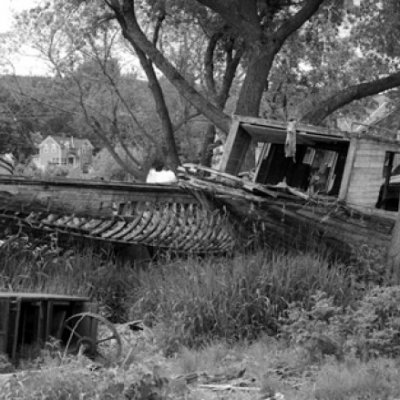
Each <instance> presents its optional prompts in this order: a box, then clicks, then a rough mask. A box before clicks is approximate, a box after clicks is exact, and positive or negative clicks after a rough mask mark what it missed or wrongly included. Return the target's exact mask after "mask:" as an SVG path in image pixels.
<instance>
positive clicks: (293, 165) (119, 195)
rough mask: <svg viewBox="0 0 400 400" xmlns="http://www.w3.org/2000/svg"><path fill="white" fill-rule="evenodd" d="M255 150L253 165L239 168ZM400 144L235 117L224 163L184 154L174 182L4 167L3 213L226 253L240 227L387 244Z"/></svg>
mask: <svg viewBox="0 0 400 400" xmlns="http://www.w3.org/2000/svg"><path fill="white" fill-rule="evenodd" d="M254 149H255V153H256V154H255V159H256V164H255V169H254V170H253V171H252V173H251V174H247V175H246V176H243V172H246V171H245V169H246V164H247V161H248V160H249V153H250V156H251V157H250V158H251V159H254ZM399 155H400V141H399V140H398V138H397V136H396V133H395V132H394V133H391V132H389V134H388V133H385V135H382V134H379V135H378V134H375V133H374V132H373V131H370V130H368V129H365V130H360V131H358V132H344V131H339V130H330V129H327V128H322V127H315V126H310V125H305V124H301V123H296V124H295V123H289V124H287V123H285V122H279V121H270V120H263V119H259V118H245V117H235V119H234V121H233V123H232V126H231V130H230V133H229V135H228V138H227V140H226V144H225V151H224V154H223V158H222V162H221V167H220V169H219V170H214V169H210V168H205V167H202V166H198V165H192V164H187V165H184V166H183V167H182V168H180V171H179V179H178V182H177V183H176V184H172V185H155V184H139V183H121V182H99V181H87V180H85V181H83V180H82V181H78V180H67V179H52V180H39V179H28V178H25V177H20V176H14V175H8V176H6V175H3V176H1V177H0V223H1V224H3V225H7V226H9V225H12V224H13V226H18V227H19V228H26V229H30V230H32V231H36V230H39V231H46V232H57V233H60V234H63V235H72V236H77V237H87V238H91V239H95V240H102V241H107V242H110V243H120V244H138V245H144V246H149V247H153V248H164V249H168V250H171V251H175V252H184V253H190V252H192V253H209V252H211V253H226V252H231V251H233V249H234V248H235V247H236V244H237V241H238V237H240V240H242V239H243V232H246V234H247V235H248V237H252V235H253V236H255V237H256V236H257V237H263V240H264V239H265V240H266V241H280V242H281V243H283V244H285V245H290V246H293V245H297V244H298V245H300V246H301V245H303V244H304V242H305V241H306V238H307V240H308V237H309V236H310V235H311V236H312V237H313V238H315V239H317V240H318V241H322V242H324V243H327V244H329V245H330V246H332V248H336V249H338V251H339V252H341V253H343V254H352V253H354V252H357V249H360V248H362V247H363V246H368V248H371V249H377V250H379V251H383V252H384V251H386V248H387V246H388V244H389V242H390V235H391V232H392V229H393V226H394V222H395V219H396V215H397V213H396V212H394V211H397V207H398V206H397V204H398V190H397V189H396V184H397V182H396V174H397V172H398V171H399V170H400V157H399ZM399 182H400V179H399Z"/></svg>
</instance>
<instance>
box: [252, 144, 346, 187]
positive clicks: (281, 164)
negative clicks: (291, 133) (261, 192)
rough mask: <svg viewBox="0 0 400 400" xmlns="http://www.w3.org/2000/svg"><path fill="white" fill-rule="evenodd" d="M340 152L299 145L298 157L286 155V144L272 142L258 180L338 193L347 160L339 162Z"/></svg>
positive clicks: (264, 156)
mask: <svg viewBox="0 0 400 400" xmlns="http://www.w3.org/2000/svg"><path fill="white" fill-rule="evenodd" d="M340 155H341V153H339V152H338V151H335V150H331V149H329V148H324V147H313V146H306V145H298V146H297V151H296V158H295V160H294V159H292V158H286V157H285V154H284V146H283V145H281V144H270V146H269V148H268V151H267V152H266V153H265V154H263V155H262V156H263V158H262V159H261V160H260V166H259V169H258V173H257V177H256V182H258V183H264V184H271V185H276V184H278V183H279V182H282V181H284V180H285V181H286V183H287V184H288V185H289V186H292V187H295V188H298V189H301V190H303V191H309V192H312V193H321V194H329V195H336V194H337V193H338V190H339V183H340V182H339V180H340V178H338V175H341V174H342V171H343V166H344V162H343V160H341V161H340V162H338V160H339V156H340ZM341 158H343V157H341ZM344 158H345V156H344Z"/></svg>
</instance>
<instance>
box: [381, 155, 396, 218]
mask: <svg viewBox="0 0 400 400" xmlns="http://www.w3.org/2000/svg"><path fill="white" fill-rule="evenodd" d="M399 193H400V153H395V152H393V151H387V152H386V155H385V162H384V164H383V170H382V185H381V188H380V191H379V197H378V201H377V203H376V207H377V208H382V209H384V210H387V211H398V209H399Z"/></svg>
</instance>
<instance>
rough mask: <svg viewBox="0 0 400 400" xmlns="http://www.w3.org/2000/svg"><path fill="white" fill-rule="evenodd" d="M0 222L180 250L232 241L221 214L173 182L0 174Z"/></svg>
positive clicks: (221, 246)
mask: <svg viewBox="0 0 400 400" xmlns="http://www.w3.org/2000/svg"><path fill="white" fill-rule="evenodd" d="M203 200H204V199H203ZM0 220H1V221H3V224H7V223H12V222H15V223H18V224H20V225H22V226H26V227H29V228H33V229H42V230H45V231H56V232H59V233H62V234H68V235H72V236H78V237H86V238H90V239H96V240H104V241H108V242H112V243H120V244H141V245H145V246H152V247H158V248H165V249H170V250H173V251H177V252H185V253H190V252H193V253H206V252H207V253H221V252H226V251H230V250H231V249H232V248H233V247H234V244H235V235H234V232H233V230H232V228H231V226H230V223H229V221H228V218H227V217H226V215H224V214H223V213H221V212H219V211H218V210H213V209H212V207H211V203H209V204H208V203H207V202H206V201H199V197H198V196H197V197H196V196H193V195H192V194H191V193H189V192H186V191H185V190H183V189H182V188H180V187H178V186H165V185H149V184H124V183H104V182H94V181H70V180H51V181H50V180H48V181H43V180H30V179H26V178H22V177H1V179H0Z"/></svg>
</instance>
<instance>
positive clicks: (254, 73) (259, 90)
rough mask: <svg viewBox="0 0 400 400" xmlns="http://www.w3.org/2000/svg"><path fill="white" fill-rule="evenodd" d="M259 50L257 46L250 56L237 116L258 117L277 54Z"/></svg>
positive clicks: (236, 111)
mask: <svg viewBox="0 0 400 400" xmlns="http://www.w3.org/2000/svg"><path fill="white" fill-rule="evenodd" d="M266 47H267V46H265V48H266ZM257 48H258V47H257V46H255V49H254V50H253V54H252V55H251V56H250V60H249V65H248V67H247V71H246V77H245V79H244V81H243V84H242V88H241V90H240V93H239V99H238V102H237V104H236V110H235V114H237V115H246V116H252V117H257V116H258V112H259V109H260V103H261V98H262V95H263V93H264V90H265V88H266V86H267V82H268V76H269V72H270V70H271V67H272V63H273V61H274V56H275V52H274V51H271V50H269V51H263V52H262V53H259V51H258V50H257Z"/></svg>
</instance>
